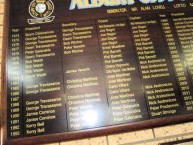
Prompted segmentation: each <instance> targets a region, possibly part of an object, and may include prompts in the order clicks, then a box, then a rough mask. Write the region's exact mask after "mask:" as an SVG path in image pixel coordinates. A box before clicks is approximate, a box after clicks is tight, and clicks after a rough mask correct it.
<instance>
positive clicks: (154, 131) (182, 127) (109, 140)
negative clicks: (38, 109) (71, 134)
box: [0, 0, 193, 145]
mask: <svg viewBox="0 0 193 145" xmlns="http://www.w3.org/2000/svg"><path fill="white" fill-rule="evenodd" d="M4 2H5V0H0V73H1V75H0V80H1V81H0V91H1V90H2V87H3V85H4V84H3V83H2V82H3V81H2V72H3V71H4V70H3V69H2V62H3V57H2V51H3V50H4V49H5V48H3V47H2V42H3V27H4V19H5V18H4V10H5V9H6V8H5V5H4ZM4 37H6V36H4ZM1 97H2V96H1ZM4 97H5V96H4ZM1 117H2V114H1V113H0V118H1ZM0 137H1V145H2V128H1V132H0ZM189 138H193V122H188V123H184V124H176V125H170V126H165V127H158V128H151V129H146V130H139V131H134V132H126V133H121V134H115V135H108V136H100V137H95V138H87V139H82V140H73V141H67V142H57V143H52V144H46V145H158V144H159V143H163V142H171V141H176V140H184V139H189ZM190 144H193V143H190ZM44 145H45V144H44ZM186 145H188V144H187V143H186Z"/></svg>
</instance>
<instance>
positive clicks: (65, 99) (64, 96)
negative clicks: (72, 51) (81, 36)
mask: <svg viewBox="0 0 193 145" xmlns="http://www.w3.org/2000/svg"><path fill="white" fill-rule="evenodd" d="M58 26H59V37H60V39H59V43H60V52H61V65H62V78H63V90H64V94H63V98H64V101H65V102H64V105H65V110H66V125H67V126H66V129H67V132H68V131H69V128H68V124H69V122H68V115H67V113H68V112H67V98H66V95H65V93H66V92H65V82H64V78H65V77H64V62H63V57H64V54H63V48H62V38H63V37H62V28H61V24H58Z"/></svg>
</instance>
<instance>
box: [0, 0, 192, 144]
mask: <svg viewBox="0 0 193 145" xmlns="http://www.w3.org/2000/svg"><path fill="white" fill-rule="evenodd" d="M8 6H9V0H6V1H5V12H4V24H3V25H4V33H3V55H2V59H3V61H2V74H1V75H2V77H1V78H2V80H1V83H2V93H1V96H2V97H1V104H0V110H1V111H2V112H1V113H0V117H1V124H0V125H1V132H0V135H1V137H2V139H1V140H2V142H1V144H2V145H37V144H40V143H53V142H62V141H69V140H72V139H83V138H88V137H96V136H103V135H109V134H114V133H123V132H129V131H135V130H139V129H148V128H154V127H160V126H166V125H174V124H177V123H184V122H189V121H193V114H186V115H176V116H172V117H164V118H158V119H151V120H146V121H140V122H133V123H127V124H121V125H114V126H107V127H100V128H95V129H86V130H80V131H73V132H64V133H57V134H48V135H42V136H35V137H26V138H20V139H13V140H7V138H6V134H7V129H6V120H7V119H6V115H7V112H6V110H7V107H6V106H7V98H6V96H7V91H6V90H7V87H6V86H7V84H6V83H7V81H6V77H7V76H6V75H7V68H6V60H7V49H8V37H7V36H8V30H9V28H8V26H9V17H8V16H9V9H8ZM1 107H2V108H1Z"/></svg>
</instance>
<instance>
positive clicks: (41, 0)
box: [28, 0, 55, 24]
mask: <svg viewBox="0 0 193 145" xmlns="http://www.w3.org/2000/svg"><path fill="white" fill-rule="evenodd" d="M53 11H54V4H53V2H52V1H51V0H33V1H32V2H31V3H30V5H29V14H30V15H31V16H32V17H33V18H34V19H28V23H29V24H37V23H48V22H52V21H53V20H54V18H55V16H51V15H52V13H53Z"/></svg>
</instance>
